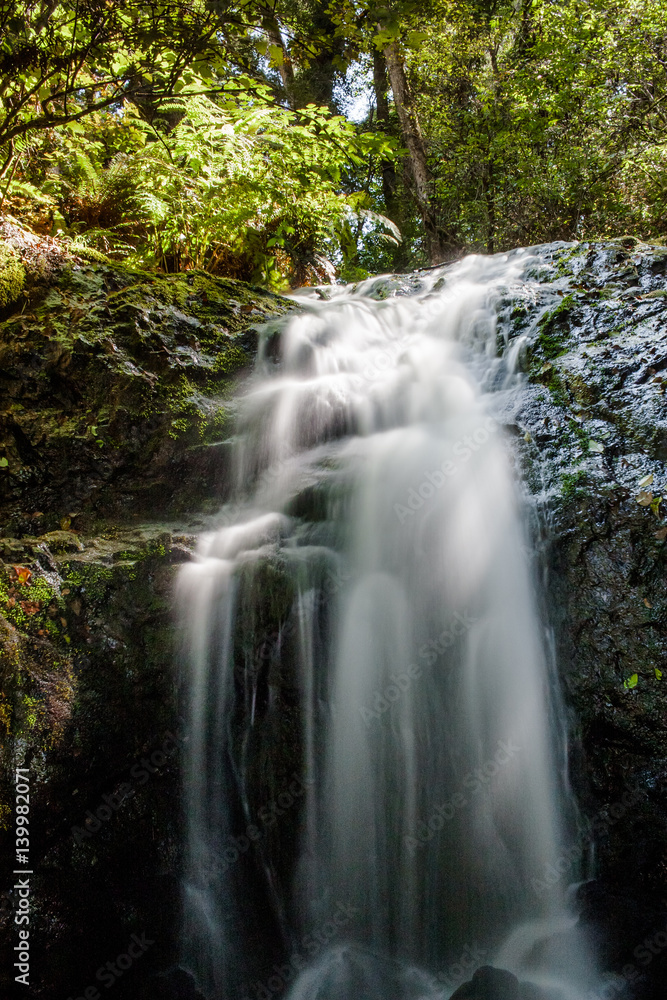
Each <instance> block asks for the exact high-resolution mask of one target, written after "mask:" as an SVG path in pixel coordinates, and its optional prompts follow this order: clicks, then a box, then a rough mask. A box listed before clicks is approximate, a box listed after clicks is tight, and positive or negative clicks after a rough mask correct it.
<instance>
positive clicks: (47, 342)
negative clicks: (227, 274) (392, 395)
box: [0, 232, 290, 535]
mask: <svg viewBox="0 0 667 1000" xmlns="http://www.w3.org/2000/svg"><path fill="white" fill-rule="evenodd" d="M1 235H2V234H1V232H0V237H1ZM3 246H9V247H10V249H9V251H8V252H9V253H10V256H11V259H12V260H16V261H18V257H17V256H16V253H17V251H16V250H15V249H14V248H13V247H12V246H11V245H10V244H7V243H5V244H2V243H1V242H0V247H3ZM19 248H20V244H19ZM3 252H4V251H3ZM48 260H49V269H46V268H45V265H44V264H43V262H42V263H40V264H39V266H36V265H34V264H33V267H32V270H30V268H29V269H28V270H29V281H28V283H27V285H26V289H25V290H24V292H23V293H22V294H20V296H19V301H17V302H14V299H12V300H11V301H10V300H8V302H9V308H7V309H5V310H4V312H0V316H2V315H4V318H3V319H2V320H1V321H0V388H1V391H0V520H1V521H4V523H5V524H6V526H7V530H8V532H9V533H11V534H18V535H22V534H40V533H43V532H44V531H48V530H54V529H57V528H60V527H64V528H68V527H69V526H70V524H71V523H72V522H74V524H75V527H76V528H77V529H79V530H81V529H83V528H86V527H89V526H90V524H91V523H92V522H93V521H94V519H95V518H103V517H108V516H114V517H115V518H116V519H117V518H118V517H124V518H127V517H128V516H131V515H133V516H139V517H145V516H146V514H147V513H149V514H150V515H151V516H155V515H156V514H166V513H171V514H173V513H174V512H179V511H181V510H192V509H193V508H194V507H196V506H197V505H202V504H205V503H206V502H208V503H209V504H211V503H215V502H216V501H217V500H219V498H220V496H221V495H223V494H224V489H225V482H226V474H227V466H226V462H225V458H226V446H225V444H224V440H225V438H226V437H227V436H228V417H229V402H230V399H231V396H232V395H233V393H234V391H235V390H237V388H238V385H239V379H240V378H242V377H243V375H244V374H247V373H248V371H249V366H250V365H251V363H252V361H253V359H254V352H255V348H256V344H257V328H258V325H260V324H263V323H266V322H267V321H270V320H271V318H272V317H275V316H278V315H280V314H282V313H284V312H285V311H286V310H287V309H288V308H290V304H289V303H288V302H287V301H286V300H284V299H281V298H280V297H279V296H276V295H272V294H270V293H268V292H265V291H263V290H262V289H259V288H251V287H250V286H248V285H245V284H244V283H243V282H239V281H234V280H231V279H223V278H213V277H211V276H210V275H207V274H205V273H203V272H194V271H193V272H189V273H187V274H176V275H165V274H158V273H148V272H139V271H130V270H127V269H124V268H122V267H119V266H116V265H113V264H111V263H109V262H107V263H100V262H97V263H91V262H86V261H84V260H82V259H81V258H80V257H78V256H76V255H74V254H71V255H67V254H65V253H64V252H63V251H62V248H59V255H58V256H56V257H55V258H53V257H51V258H48ZM54 260H55V263H54ZM28 263H30V261H28ZM21 266H22V265H21ZM12 287H13V286H12ZM17 294H18V293H17ZM12 302H14V307H12V304H11V303H12Z"/></svg>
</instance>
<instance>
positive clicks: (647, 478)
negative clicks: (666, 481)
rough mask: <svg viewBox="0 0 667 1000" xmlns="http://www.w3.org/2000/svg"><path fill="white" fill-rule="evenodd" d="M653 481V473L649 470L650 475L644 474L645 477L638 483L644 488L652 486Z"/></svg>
mask: <svg viewBox="0 0 667 1000" xmlns="http://www.w3.org/2000/svg"><path fill="white" fill-rule="evenodd" d="M652 482H653V473H652V472H649V474H648V476H644V478H643V479H640V480H639V482H638V484H637V485H638V486H641V487H642V488H643V487H644V486H650V485H651V483H652Z"/></svg>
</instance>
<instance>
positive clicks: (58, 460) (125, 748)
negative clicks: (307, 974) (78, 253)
mask: <svg viewBox="0 0 667 1000" xmlns="http://www.w3.org/2000/svg"><path fill="white" fill-rule="evenodd" d="M545 253H546V257H547V263H545V264H543V265H541V270H540V273H539V275H538V276H539V277H540V279H541V284H540V286H539V289H538V290H537V291H536V293H535V294H533V295H531V296H530V297H529V296H528V295H526V296H525V297H523V298H517V297H516V296H515V295H514V296H512V297H511V298H510V297H508V300H507V302H506V303H505V304H504V310H505V318H506V319H507V325H506V329H507V330H508V331H509V332H508V337H507V340H508V344H507V345H505V344H503V343H500V344H499V346H500V348H501V349H504V347H505V346H509V348H512V347H516V349H517V350H518V351H519V354H520V357H521V365H522V367H523V369H524V371H525V374H526V378H525V383H524V385H523V387H522V388H521V390H520V391H519V392H517V393H515V394H513V395H512V396H510V397H508V398H507V399H506V400H505V402H504V403H503V405H504V411H503V414H502V419H503V420H504V424H505V427H506V430H507V433H508V437H509V438H510V440H511V443H512V447H513V450H514V453H515V455H516V461H517V470H518V473H519V474H520V476H521V478H522V481H523V483H524V493H525V499H526V503H527V505H528V507H529V508H531V509H532V510H533V511H534V513H535V515H536V516H535V517H534V523H535V526H536V528H535V534H536V538H537V558H536V561H535V567H536V574H538V575H540V577H541V579H542V582H543V584H544V593H545V602H544V611H545V617H546V618H547V619H548V621H549V622H550V625H551V628H552V631H553V636H554V644H555V648H556V652H557V657H558V664H559V669H560V672H561V678H562V686H563V689H564V694H565V698H566V701H567V703H568V705H569V706H570V710H571V716H572V738H573V739H572V742H573V746H572V752H571V757H570V763H571V780H572V782H573V784H574V786H575V788H576V790H577V793H578V795H579V798H580V802H581V805H582V813H583V818H582V824H583V825H584V826H586V827H587V828H588V829H589V835H588V839H589V840H590V841H594V842H595V858H594V861H593V863H592V866H591V868H590V871H589V874H590V876H591V881H589V882H587V883H586V884H585V885H583V886H582V887H581V889H580V890H579V896H580V900H581V905H582V912H583V916H584V919H585V921H586V923H587V925H588V926H589V928H590V931H591V933H592V934H593V935H594V936H595V937H596V939H597V940H598V942H599V946H600V949H601V963H602V965H603V967H605V968H614V969H618V970H621V971H622V970H623V968H624V967H625V968H626V970H627V969H628V968H629V967H630V966H632V967H633V968H634V969H635V972H636V975H631V974H630V973H629V972H627V971H626V973H625V974H624V975H625V980H623V982H624V983H625V984H626V985H628V986H631V987H632V988H633V989H635V991H636V996H637V997H642V998H646V1000H648V998H649V997H653V996H655V997H657V996H662V993H660V992H659V990H660V989H662V983H663V982H664V981H665V967H664V962H663V955H664V951H663V952H661V951H660V949H659V948H658V952H657V953H655V954H652V953H651V951H650V950H649V951H648V952H646V951H644V952H642V951H641V949H642V947H643V942H644V941H645V940H647V939H649V940H653V938H654V936H655V934H656V933H657V932H661V931H663V930H664V928H665V924H667V904H665V903H664V902H663V899H665V898H667V887H666V886H665V876H666V871H665V864H666V857H665V852H666V850H667V792H666V791H665V782H664V778H665V774H666V773H667V715H666V713H665V704H666V701H667V699H666V697H665V693H664V692H665V690H666V688H665V685H667V594H666V591H665V567H666V559H667V556H666V551H665V546H666V544H667V470H666V468H665V463H666V461H667V403H666V401H665V394H664V393H665V387H666V386H667V280H666V275H667V250H665V249H663V248H658V247H646V246H639V245H636V244H635V243H634V241H625V242H623V241H620V242H615V243H607V244H604V245H585V244H579V245H574V246H569V245H564V244H558V245H553V246H551V247H549V248H546V250H545ZM35 254H37V250H35V251H34V253H33V255H32V256H30V254H28V255H25V254H24V256H23V258H21V257H20V254H19V257H18V258H17V259H20V261H22V265H21V266H25V268H26V275H27V276H26V277H25V282H24V283H23V284H22V285H21V283H19V285H16V287H14V285H12V289H13V290H12V293H11V295H9V294H8V295H7V296H6V300H4V301H0V306H1V307H2V308H3V312H2V314H1V315H2V317H3V319H2V322H1V323H0V379H1V380H2V383H1V384H2V388H3V391H2V396H1V397H0V477H2V479H1V480H0V490H1V491H2V493H1V494H0V515H1V516H2V519H3V524H4V528H3V535H4V537H3V538H2V539H0V732H2V736H3V739H2V745H3V748H4V749H3V753H4V758H3V764H2V795H1V797H0V798H1V802H2V805H0V809H1V810H2V814H1V815H0V821H1V822H4V823H5V824H6V823H7V822H8V820H9V812H8V807H9V803H10V790H11V789H10V774H9V769H10V766H11V764H12V763H16V760H17V759H18V758H20V759H21V760H23V761H25V762H26V766H29V767H30V769H31V774H32V789H31V791H32V802H31V825H32V830H33V838H34V840H33V844H31V855H32V862H33V866H34V868H35V873H36V874H35V876H34V878H33V891H34V899H33V901H34V904H35V912H34V918H33V928H34V938H33V942H34V953H33V959H32V967H33V969H34V970H35V978H34V982H35V991H36V992H35V996H40V997H43V998H49V1000H50V998H51V997H53V998H54V1000H55V998H56V997H58V998H64V997H67V996H70V995H71V996H72V997H76V996H79V995H83V992H84V991H85V989H86V987H87V986H89V985H91V984H94V983H95V973H96V970H97V969H98V968H99V967H100V966H101V965H103V964H104V963H105V962H106V961H108V960H109V959H113V958H114V956H115V955H117V954H120V953H122V952H124V951H125V950H126V948H127V945H128V942H129V941H130V939H131V935H132V934H137V935H138V936H140V937H141V935H142V934H146V935H147V937H148V939H149V940H151V941H153V942H154V944H152V945H151V946H150V947H149V948H147V950H146V953H145V955H142V957H141V961H140V962H139V960H137V963H136V968H135V969H133V971H132V976H131V977H130V976H129V975H128V976H127V977H126V978H119V979H118V980H117V982H116V985H115V990H116V993H115V994H114V995H117V996H118V997H119V998H121V997H123V996H128V997H133V998H136V997H139V996H146V997H149V996H153V995H160V996H161V997H162V996H164V997H170V996H174V997H176V996H181V997H186V996H187V997H191V998H192V997H193V996H194V992H193V990H194V987H193V985H192V983H191V982H190V981H188V979H187V977H185V976H184V974H182V973H181V972H179V971H178V970H173V969H172V971H169V970H170V967H172V966H173V965H174V964H175V962H176V956H177V952H178V949H177V943H176V933H177V927H178V914H179V889H178V884H179V873H180V863H181V862H180V849H181V848H180V844H181V840H182V838H181V831H180V812H179V788H178V780H179V767H180V764H179V762H180V759H181V754H182V747H183V740H184V739H185V738H186V734H185V732H184V729H183V724H182V722H181V721H179V710H178V671H177V663H176V665H175V661H177V656H176V649H175V631H174V621H173V613H172V607H171V592H172V587H173V581H174V576H175V572H176V571H177V568H178V564H179V563H181V562H183V561H184V560H186V559H189V558H190V553H191V550H192V547H193V545H194V539H195V533H196V531H197V530H198V528H201V527H202V525H203V524H204V523H205V518H206V514H207V512H208V511H211V510H214V509H216V508H217V507H218V506H219V504H220V502H221V501H222V500H223V499H224V497H225V495H226V489H227V484H228V479H229V472H228V468H229V467H228V463H227V461H226V448H227V445H226V444H225V440H226V438H227V437H228V435H229V418H230V414H231V412H232V410H233V404H232V402H231V399H232V396H233V394H234V392H236V391H238V387H239V384H240V380H241V379H242V378H243V377H244V373H247V371H248V365H249V363H250V362H251V361H252V358H253V356H254V352H255V347H256V337H257V334H256V330H255V329H254V328H255V327H256V326H257V324H259V323H263V322H267V321H269V322H270V321H271V319H272V317H274V316H276V317H278V316H279V315H280V314H281V313H283V312H284V311H285V309H286V308H287V304H286V303H285V302H284V301H283V300H280V299H279V298H277V297H275V296H271V295H267V294H266V293H263V292H261V291H258V290H255V289H250V288H248V287H247V286H244V285H242V284H241V283H237V282H231V281H221V280H217V279H212V278H210V277H208V276H206V275H203V274H197V273H194V274H190V275H178V276H157V275H152V274H151V275H149V274H143V273H136V272H134V273H132V272H129V271H126V270H123V269H122V268H118V267H116V266H113V265H110V264H108V263H104V262H96V263H91V262H86V261H83V260H81V259H77V258H74V257H67V256H66V255H65V256H63V257H62V258H61V259H59V260H58V261H57V262H56V264H55V265H52V264H49V266H48V267H46V266H45V265H44V264H43V263H39V257H38V255H37V257H36V256H35ZM35 260H37V264H36V263H35ZM13 266H14V265H13ZM14 270H16V268H14ZM12 273H13V272H12ZM25 293H27V294H25ZM521 338H525V339H523V340H521ZM651 477H652V478H651ZM663 496H665V498H666V499H665V500H664V501H663V500H662V497H663ZM303 502H304V504H305V505H306V507H307V506H308V502H309V501H308V498H307V497H304V498H303ZM311 513H312V512H311ZM306 516H309V515H308V514H307V515H306ZM312 516H313V518H314V519H316V517H317V512H315V513H314V514H313V515H312ZM279 569H280V567H276V566H267V569H266V576H267V590H270V591H271V593H270V594H267V602H266V615H265V619H266V620H264V618H263V619H262V621H261V622H259V623H257V622H255V623H252V628H253V629H256V630H257V635H256V636H255V637H254V638H253V637H252V636H250V635H249V634H244V635H243V636H239V637H238V642H239V648H240V647H241V646H244V647H245V646H247V644H248V643H249V642H254V640H255V639H256V643H255V645H256V646H257V647H258V648H259V649H260V651H261V650H262V649H263V647H264V646H265V645H266V643H267V642H269V643H270V640H271V636H272V635H273V634H274V633H277V632H279V631H281V630H282V633H283V634H286V635H288V636H289V625H288V622H289V616H290V614H291V603H292V602H291V594H290V593H289V592H288V582H287V581H286V580H285V579H283V578H281V577H280V573H279ZM281 580H282V582H281ZM241 583H242V585H243V581H241ZM248 585H250V584H248ZM326 599H327V590H326V585H323V593H322V600H323V601H325V602H326ZM250 627H251V626H250V625H248V629H250ZM246 631H248V630H246ZM267 637H268V638H267ZM273 669H274V668H273V667H272V670H273ZM274 674H275V670H274ZM274 674H272V681H271V683H272V685H273V690H274V691H275V692H276V695H275V697H276V699H277V702H278V703H279V704H280V705H283V709H284V711H281V712H279V715H280V719H281V720H282V721H281V724H282V725H283V726H284V727H285V728H286V729H289V730H290V731H289V732H287V731H286V732H284V733H282V735H280V734H274V735H272V734H271V733H268V735H266V736H257V737H256V738H257V739H260V743H261V745H258V746H257V747H255V751H254V754H255V760H254V763H253V762H251V764H250V772H251V773H255V772H256V779H253V780H255V781H256V785H257V787H256V788H255V789H254V794H255V796H256V797H258V800H260V799H261V794H262V788H261V785H262V782H264V781H269V779H270V772H271V769H273V770H274V771H275V773H276V774H281V773H282V772H283V771H285V773H291V771H292V770H293V768H294V761H295V760H297V759H298V748H296V749H294V748H293V747H292V744H293V743H294V740H295V736H294V731H295V730H296V729H297V728H298V712H297V710H296V708H295V703H294V691H293V690H292V689H293V684H292V681H291V680H290V679H289V678H287V677H283V676H282V675H280V674H276V675H275V676H274ZM241 701H242V699H240V702H241ZM254 732H255V733H257V727H255V730H254ZM274 736H275V739H274ZM276 740H279V741H282V743H281V745H282V746H283V747H284V748H286V749H285V752H284V754H283V758H284V759H281V758H280V757H279V755H277V754H276V752H275V746H276V743H275V741H276ZM290 747H292V749H290ZM267 769H268V770H267ZM267 775H269V777H267ZM281 787H282V786H281ZM293 822H294V823H296V817H294V819H293ZM291 833H293V830H292V825H291V824H290V826H289V829H287V828H286V830H285V831H283V840H282V841H281V840H280V831H277V832H272V834H271V838H269V839H270V843H267V845H266V853H267V856H269V857H270V858H271V859H272V863H275V866H276V872H277V880H278V882H280V879H281V878H282V877H283V876H284V873H285V872H286V871H288V870H289V867H290V864H291V863H292V862H291V858H290V856H289V855H290V845H289V843H287V841H286V840H285V838H288V839H289V837H290V836H291ZM584 840H586V837H584ZM0 851H1V853H2V857H3V860H4V861H5V862H6V866H5V868H6V870H7V871H11V868H12V854H13V835H12V832H11V830H10V829H5V830H4V831H3V833H2V843H1V846H0ZM33 852H34V853H33ZM572 863H573V862H572ZM567 866H568V862H567V861H566V862H562V861H561V859H554V863H553V866H551V867H550V868H545V872H544V873H543V877H544V880H549V879H553V878H562V879H565V880H567V881H570V880H571V879H570V878H569V874H570V872H571V870H572V869H569V868H568V867H567ZM11 884H12V880H11V876H7V877H6V878H5V879H4V881H3V884H2V886H0V890H2V891H5V890H7V889H8V888H9V887H10V886H11ZM536 891H537V892H539V891H540V888H539V886H536ZM12 905H13V903H12V897H11V896H8V895H6V894H5V895H4V896H2V899H1V900H0V923H1V926H2V927H3V929H7V928H8V927H9V922H10V920H11V916H12V912H11V907H12ZM3 940H4V943H3V946H2V947H3V949H5V950H4V951H3V952H2V953H1V954H0V968H1V969H2V974H3V975H4V974H6V972H7V970H10V969H11V966H12V960H11V959H10V958H9V954H10V950H11V947H12V945H13V940H12V934H4V935H3ZM638 948H639V949H640V953H639V955H638V953H637V952H636V949H638ZM646 955H648V956H649V959H648V961H647V960H646V957H645V956H646ZM155 976H158V977H159V978H158V979H157V980H156V979H154V977H155ZM38 980H39V982H38ZM156 983H157V984H158V985H156ZM142 984H143V985H142ZM5 985H6V991H7V992H8V991H9V989H10V984H9V982H8V983H6V984H5V983H2V986H3V991H4V987H5ZM621 985H623V983H621ZM142 990H144V991H145V992H144V993H142V992H141V991H142ZM151 991H152V992H151ZM617 992H618V995H622V994H621V992H620V986H619V990H618V991H617ZM3 995H4V993H3Z"/></svg>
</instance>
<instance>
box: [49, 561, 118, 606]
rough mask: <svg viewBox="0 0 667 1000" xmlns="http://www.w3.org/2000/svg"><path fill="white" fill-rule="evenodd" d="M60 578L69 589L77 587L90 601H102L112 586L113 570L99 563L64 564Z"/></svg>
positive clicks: (77, 562) (75, 562)
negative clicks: (61, 577)
mask: <svg viewBox="0 0 667 1000" xmlns="http://www.w3.org/2000/svg"><path fill="white" fill-rule="evenodd" d="M61 572H62V576H63V579H64V580H65V582H66V583H67V584H68V586H69V587H77V588H79V589H80V590H81V592H83V593H85V595H86V597H87V598H88V600H90V601H93V602H95V601H101V600H103V599H104V598H105V597H106V595H107V593H108V591H109V588H110V587H111V586H112V584H113V575H114V574H113V570H112V569H109V568H108V567H106V566H100V565H99V563H86V562H83V561H78V560H77V561H74V560H72V561H71V562H65V563H63V564H62V568H61Z"/></svg>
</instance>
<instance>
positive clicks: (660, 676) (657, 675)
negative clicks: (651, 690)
mask: <svg viewBox="0 0 667 1000" xmlns="http://www.w3.org/2000/svg"><path fill="white" fill-rule="evenodd" d="M653 669H654V671H655V676H656V678H657V679H658V680H659V681H661V680H662V670H658V668H657V667H654V668H653Z"/></svg>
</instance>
